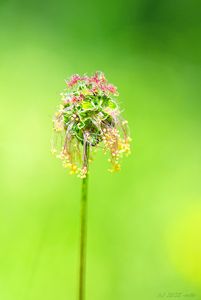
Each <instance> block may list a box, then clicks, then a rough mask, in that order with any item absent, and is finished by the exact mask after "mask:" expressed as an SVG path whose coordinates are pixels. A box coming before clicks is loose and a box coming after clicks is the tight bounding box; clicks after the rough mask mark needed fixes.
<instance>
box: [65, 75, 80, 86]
mask: <svg viewBox="0 0 201 300" xmlns="http://www.w3.org/2000/svg"><path fill="white" fill-rule="evenodd" d="M80 79H81V78H80V76H79V75H77V74H75V75H73V76H72V77H71V79H70V81H69V82H66V83H67V85H68V86H69V87H72V86H74V85H75V84H76V83H77V82H78V81H79V80H80Z"/></svg>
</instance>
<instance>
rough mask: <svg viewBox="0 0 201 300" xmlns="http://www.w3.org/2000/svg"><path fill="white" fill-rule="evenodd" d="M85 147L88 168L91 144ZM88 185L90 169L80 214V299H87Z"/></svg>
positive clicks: (84, 185)
mask: <svg viewBox="0 0 201 300" xmlns="http://www.w3.org/2000/svg"><path fill="white" fill-rule="evenodd" d="M83 147H84V149H83V166H85V167H87V168H88V160H89V144H88V143H87V142H86V143H85V144H84V146H83ZM87 187H88V171H87V174H86V177H85V178H83V179H82V195H81V214H80V218H81V219H80V223H81V224H80V270H79V271H80V272H79V300H84V299H85V275H86V242H87Z"/></svg>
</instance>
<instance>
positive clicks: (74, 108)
mask: <svg viewBox="0 0 201 300" xmlns="http://www.w3.org/2000/svg"><path fill="white" fill-rule="evenodd" d="M66 86H67V87H66V89H65V90H64V92H63V93H61V101H62V103H61V104H60V106H59V108H58V110H57V112H56V113H55V115H54V118H53V129H54V133H55V134H54V138H53V142H52V152H53V153H56V155H57V157H58V158H60V159H61V160H62V161H63V165H64V167H67V168H69V169H70V173H72V174H77V175H78V176H79V177H81V178H84V177H86V174H87V172H88V166H87V165H86V163H83V149H84V145H86V144H87V145H89V147H90V152H92V153H93V150H94V149H96V148H97V147H99V146H100V145H102V148H103V151H104V153H107V152H109V153H110V158H109V161H110V162H111V165H112V168H111V169H110V171H118V170H119V169H120V163H119V160H120V158H121V157H122V155H123V154H129V153H130V138H129V135H128V125H127V121H125V120H124V119H123V118H122V116H121V114H120V109H119V105H118V103H117V100H116V98H117V96H118V92H117V88H116V87H115V86H113V85H112V84H110V83H108V81H107V80H106V78H105V76H104V74H103V73H102V72H96V73H95V74H94V75H93V76H91V77H88V76H86V75H84V76H80V75H77V74H76V75H73V76H72V77H71V78H70V80H68V81H66Z"/></svg>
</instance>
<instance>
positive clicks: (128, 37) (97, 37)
mask: <svg viewBox="0 0 201 300" xmlns="http://www.w3.org/2000/svg"><path fill="white" fill-rule="evenodd" d="M200 8H201V7H200V5H199V1H186V0H176V1H175V0H174V1H173V0H169V1H157V0H143V1H142V0H141V1H140V0H139V1H138V0H135V1H130V0H126V1H123V0H122V1H105V0H103V1H99V2H98V1H92V0H90V1H82V2H81V1H80V2H77V1H74V2H73V1H70V2H69V1H64V0H63V1H62V0H59V1H39V0H36V1H22V0H19V1H14V0H10V1H9V0H8V1H1V2H0V37H1V47H0V86H1V89H0V94H1V95H0V97H1V117H0V166H1V168H0V299H1V300H36V299H37V300H55V299H59V300H64V299H67V300H76V299H77V287H78V280H77V279H78V255H79V252H78V246H79V201H80V184H81V182H80V180H79V179H77V178H76V177H72V176H69V175H68V174H67V173H66V170H64V169H63V168H62V167H61V164H60V162H59V161H57V160H56V159H54V158H52V156H51V154H50V138H51V127H52V123H51V119H52V115H53V113H54V111H55V109H56V106H57V104H58V103H59V101H60V96H59V93H60V92H61V91H62V90H63V88H64V79H65V78H67V77H69V76H70V75H71V74H73V73H81V74H83V73H85V72H87V73H89V74H91V73H93V72H94V71H96V70H102V71H104V72H105V74H106V77H107V78H108V79H109V81H111V82H112V83H114V84H115V85H116V86H118V88H119V91H120V103H121V107H122V109H123V114H124V117H125V118H126V119H128V121H129V124H130V130H131V135H132V138H133V143H132V155H131V156H130V157H129V158H128V159H124V161H123V164H122V171H121V172H120V173H119V174H115V175H111V174H110V173H108V172H107V169H108V163H107V159H106V157H105V156H104V155H102V153H98V154H97V155H96V159H95V161H94V162H93V164H92V165H91V169H90V182H89V184H90V187H89V213H88V218H89V220H88V226H89V228H88V229H89V230H88V247H87V248H88V249H87V250H88V258H87V291H86V293H87V298H86V300H103V299H104V300H122V299H124V300H132V299H136V300H155V299H162V298H163V299H164V298H166V299H167V297H168V296H174V297H173V299H178V297H176V296H178V295H179V299H183V300H185V299H191V300H192V299H196V300H199V299H201V201H200V200H201V185H200V171H201V167H200V163H201V156H200V153H201V139H200V137H201V134H200V129H201V124H200V120H201V118H200V112H201V105H200V95H201V93H200V92H201V85H200V77H201V76H200V75H201V57H200V52H201V43H200V33H201V30H200V15H201V9H200ZM168 293H169V294H168ZM175 293H180V294H175Z"/></svg>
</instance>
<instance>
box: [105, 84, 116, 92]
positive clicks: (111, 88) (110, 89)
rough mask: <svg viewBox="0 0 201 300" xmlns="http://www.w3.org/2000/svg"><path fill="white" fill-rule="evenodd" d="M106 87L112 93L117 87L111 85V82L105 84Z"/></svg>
mask: <svg viewBox="0 0 201 300" xmlns="http://www.w3.org/2000/svg"><path fill="white" fill-rule="evenodd" d="M106 88H107V90H108V91H109V92H110V93H112V94H116V92H117V88H116V87H115V86H113V85H112V84H108V85H107V86H106Z"/></svg>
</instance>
